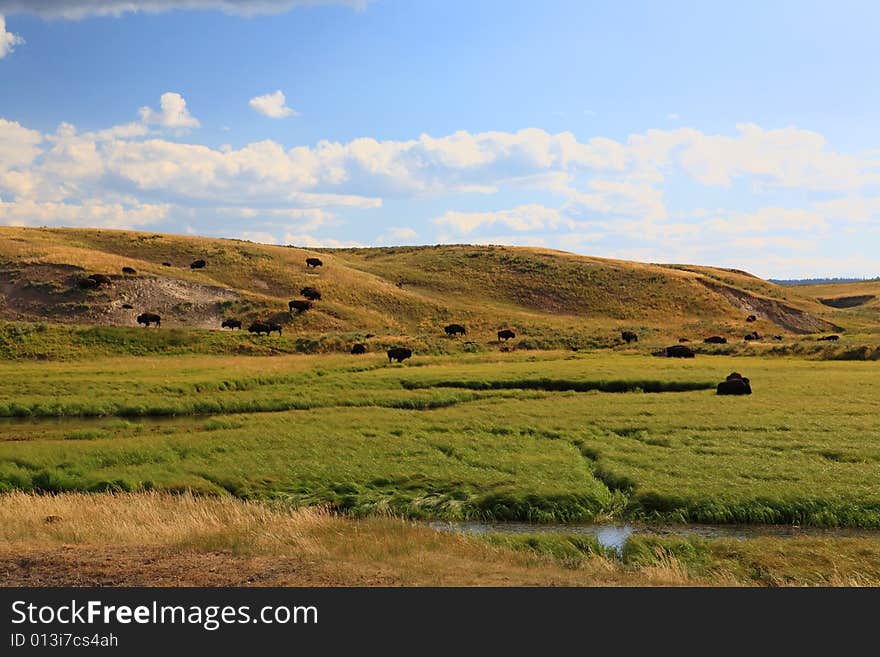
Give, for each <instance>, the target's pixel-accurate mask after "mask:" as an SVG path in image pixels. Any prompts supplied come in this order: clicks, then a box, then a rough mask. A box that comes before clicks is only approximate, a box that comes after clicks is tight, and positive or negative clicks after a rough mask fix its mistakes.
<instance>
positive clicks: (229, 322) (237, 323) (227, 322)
mask: <svg viewBox="0 0 880 657" xmlns="http://www.w3.org/2000/svg"><path fill="white" fill-rule="evenodd" d="M220 328H222V329H224V328H229V329H232V330H233V331H234V330H235V329H241V320H240V319H224V320H223V321H222V322H221V323H220Z"/></svg>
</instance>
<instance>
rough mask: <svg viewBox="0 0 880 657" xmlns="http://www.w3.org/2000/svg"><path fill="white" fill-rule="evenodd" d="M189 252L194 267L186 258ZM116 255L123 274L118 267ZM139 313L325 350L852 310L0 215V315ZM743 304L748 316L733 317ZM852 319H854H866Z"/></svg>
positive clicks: (483, 261)
mask: <svg viewBox="0 0 880 657" xmlns="http://www.w3.org/2000/svg"><path fill="white" fill-rule="evenodd" d="M314 256H317V257H320V258H321V260H322V261H323V262H324V265H323V266H322V267H320V268H316V269H309V268H307V267H306V264H305V259H306V258H307V257H314ZM197 259H204V260H206V261H207V266H206V267H205V268H204V269H190V267H189V264H190V263H191V262H192V261H194V260H197ZM123 267H131V268H133V269H134V270H135V271H136V274H132V275H124V274H123V273H122V268H123ZM93 273H100V274H106V275H108V276H110V277H111V279H112V285H110V286H106V287H102V288H101V289H99V290H84V289H80V287H79V286H78V284H77V283H78V281H79V280H81V279H82V278H85V277H87V276H88V275H90V274H93ZM304 286H313V287H316V288H318V289H319V290H320V291H321V293H322V295H323V299H322V300H321V301H319V302H316V303H315V304H314V308H313V309H312V310H310V311H308V312H305V313H302V314H300V315H295V316H292V315H291V314H290V313H288V312H287V302H288V300H290V299H294V298H299V296H300V295H299V291H300V289H301V288H303V287H304ZM827 294H831V293H830V292H829V293H827ZM126 306H131V307H130V308H129V307H126ZM145 311H151V312H157V313H159V314H161V315H162V329H160V330H161V331H162V332H164V333H166V334H168V335H174V336H176V337H175V338H174V339H175V340H177V341H178V343H180V344H181V345H183V346H182V347H181V348H182V349H184V350H185V349H187V348H188V347H187V344H189V343H191V342H193V340H194V338H192V336H191V335H190V333H192V331H190V329H193V328H196V329H217V330H218V331H219V328H220V322H221V321H222V319H223V318H224V317H238V318H240V319H242V320H243V321H244V322H245V326H247V323H248V322H250V321H253V320H255V319H273V320H274V321H278V322H281V323H282V324H284V326H285V336H284V339H283V340H281V341H276V342H274V343H273V342H270V341H268V340H265V339H264V340H263V342H262V343H260V342H256V340H257V339H256V338H255V337H254V336H248V335H245V336H243V337H236V338H235V340H236V341H237V342H235V344H237V345H240V351H242V352H245V353H264V351H265V350H268V351H269V352H271V350H272V349H274V348H276V347H277V346H278V345H281V350H288V349H287V348H286V347H285V345H288V344H289V342H287V341H289V340H299V341H300V342H299V343H298V344H300V346H299V347H297V348H296V349H294V350H303V348H302V341H303V340H306V339H309V340H314V339H315V336H324V338H323V339H324V340H325V342H326V341H328V340H329V342H330V343H332V346H330V347H328V349H330V350H332V349H336V348H343V347H344V346H345V344H348V343H350V342H351V341H352V340H357V339H360V340H363V339H367V338H373V339H375V340H380V341H381V340H384V341H385V342H389V343H390V342H395V343H397V342H401V341H403V342H406V341H409V342H410V343H415V344H422V345H424V344H426V343H427V342H430V343H431V344H432V345H433V347H434V348H435V349H441V350H443V349H446V348H447V347H446V346H444V345H447V346H451V345H459V344H463V343H464V342H466V341H473V342H476V343H478V344H480V345H485V344H488V343H491V342H494V341H495V339H496V335H495V334H496V332H497V331H498V330H499V329H502V328H511V329H513V330H515V331H516V332H517V334H518V340H519V344H520V346H522V347H525V348H551V347H564V348H565V347H575V346H578V347H591V346H614V345H616V344H617V343H619V332H620V330H622V329H629V330H635V331H638V332H639V334H640V335H641V336H642V342H641V344H642V345H643V346H644V345H645V339H647V340H648V341H649V342H651V341H653V342H656V343H658V344H660V343H663V342H667V341H671V340H675V339H677V337H678V336H689V337H690V338H691V339H692V340H699V339H700V338H701V337H702V336H704V335H708V334H710V333H721V334H725V335H729V336H731V337H732V338H733V339H736V340H741V338H742V335H743V334H745V333H747V332H749V331H751V330H757V331H759V332H760V333H762V334H768V335H770V334H777V333H786V334H808V333H817V332H823V331H839V330H841V329H842V327H843V324H842V322H843V319H846V318H849V317H850V316H851V315H852V313H847V311H845V310H840V309H838V308H833V307H831V306H828V305H825V304H823V303H821V302H820V301H819V300H818V298H817V295H816V294H813V293H812V292H811V291H809V290H806V291H805V290H804V289H802V288H790V287H781V286H777V285H774V284H772V283H769V282H767V281H764V280H761V279H759V278H756V277H754V276H752V275H750V274H748V273H746V272H741V271H738V270H725V269H716V268H712V267H702V266H689V265H659V264H644V263H635V262H626V261H620V260H609V259H602V258H592V257H585V256H578V255H574V254H571V253H565V252H561V251H553V250H548V249H541V248H524V247H511V246H469V245H448V246H420V247H379V248H355V249H304V248H298V247H290V246H287V247H285V246H271V245H264V244H255V243H252V242H247V241H241V240H232V239H212V238H203V237H191V236H180V235H165V234H156V233H141V232H133V231H116V230H97V229H50V228H17V227H2V228H0V322H7V323H8V322H13V323H16V322H18V323H21V322H24V323H28V324H33V323H39V324H41V325H42V329H41V330H42V331H44V332H48V333H51V332H52V331H53V330H56V329H57V327H58V325H73V326H79V327H101V328H102V329H104V327H137V324H136V322H135V318H136V316H137V315H138V314H139V313H141V312H145ZM751 314H755V315H757V316H758V321H757V322H754V323H746V322H745V318H746V316H748V315H751ZM841 318H843V319H841ZM854 319H855V322H854V325H855V326H858V327H860V328H864V327H866V326H867V325H868V323H867V322H865V321H862V319H863V318H860V317H856V318H854ZM450 322H456V323H462V324H465V325H466V326H467V327H468V335H467V337H465V338H463V339H461V340H459V341H455V340H448V339H447V338H446V337H445V335H444V334H443V330H442V327H443V326H444V325H445V324H447V323H450ZM7 326H8V325H7ZM168 329H171V331H170V332H169V331H168ZM21 330H23V331H25V333H27V331H28V330H29V329H21ZM144 330H146V329H144ZM106 331H109V332H106ZM106 331H105V332H104V333H100V332H95V330H93V331H92V332H91V333H89V336H90V338H89V339H91V340H92V342H95V343H100V342H102V340H103V341H112V340H115V339H118V336H120V335H122V333H119V332H115V333H114V332H113V329H109V328H108V329H106ZM205 333H206V332H205V331H202V332H200V334H205ZM212 335H215V336H217V337H203V338H199V339H200V340H208V341H209V342H210V341H212V340H213V341H218V340H222V339H223V338H222V337H220V334H219V333H215V332H212ZM331 337H333V339H332V340H331V339H330V338H331ZM149 339H150V340H160V341H161V340H166V341H167V338H149ZM272 339H275V338H272ZM0 342H2V339H0ZM261 344H262V345H263V346H258V345H261ZM270 345H275V346H274V347H273V346H270ZM237 348H238V347H237ZM261 350H263V351H261Z"/></svg>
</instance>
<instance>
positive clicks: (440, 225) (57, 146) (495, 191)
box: [0, 92, 880, 273]
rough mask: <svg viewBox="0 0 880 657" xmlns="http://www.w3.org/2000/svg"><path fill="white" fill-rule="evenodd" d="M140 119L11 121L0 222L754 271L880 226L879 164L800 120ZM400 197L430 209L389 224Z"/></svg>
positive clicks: (0, 178)
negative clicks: (332, 135)
mask: <svg viewBox="0 0 880 657" xmlns="http://www.w3.org/2000/svg"><path fill="white" fill-rule="evenodd" d="M282 101H283V99H282ZM281 106H283V102H282V105H281ZM139 117H140V120H138V121H133V122H131V123H128V124H123V125H119V126H108V127H107V128H104V129H101V130H97V131H94V132H80V131H79V130H77V128H76V127H75V126H73V125H71V124H68V123H62V124H61V125H59V126H58V127H57V128H56V129H55V130H54V132H40V131H37V130H33V129H31V128H29V127H27V126H24V125H21V124H20V123H17V122H15V121H9V120H4V119H2V118H0V203H2V205H0V222H2V223H17V224H29V225H30V224H32V225H94V226H103V227H110V226H115V227H143V226H154V227H161V226H164V227H169V226H171V227H173V226H174V225H188V226H193V227H194V229H195V230H198V231H200V232H210V233H211V234H218V233H220V234H227V235H242V234H251V235H260V236H261V238H263V241H268V240H266V239H265V238H266V237H267V236H272V237H273V239H274V240H275V241H279V242H283V241H284V240H287V239H297V240H300V243H302V244H311V245H318V244H323V245H331V244H336V245H342V244H354V243H362V242H363V241H364V240H352V239H349V238H348V237H347V236H345V237H343V236H341V235H339V234H336V235H334V233H338V232H339V231H340V230H343V228H344V230H345V231H346V232H350V231H351V230H352V229H354V230H355V231H357V232H358V233H359V234H363V233H364V232H368V231H369V230H374V231H375V232H374V234H373V237H372V238H368V239H367V240H366V241H367V242H368V241H371V240H378V241H395V242H398V243H399V242H401V241H412V240H414V239H415V238H416V237H417V236H418V237H421V238H422V239H423V240H424V241H429V242H430V241H433V240H436V241H458V242H461V241H470V242H495V243H498V242H501V241H506V242H508V243H532V244H547V245H550V246H556V247H558V248H563V249H569V250H580V251H583V250H589V251H590V252H592V253H596V254H603V255H609V256H615V257H637V258H640V259H646V260H652V261H667V262H668V261H692V262H694V261H695V262H715V263H718V264H723V263H724V262H728V261H729V262H731V264H730V265H729V266H734V265H739V266H743V267H744V266H747V264H748V262H749V260H748V259H749V258H752V259H753V260H757V259H759V258H760V259H761V261H762V262H764V263H767V262H770V261H771V260H772V259H773V258H777V259H778V257H783V259H784V258H788V259H789V260H790V261H791V262H795V261H796V260H798V259H804V258H806V257H807V256H808V255H810V254H814V255H815V254H817V253H819V252H820V250H821V248H822V247H823V245H824V243H825V242H826V241H828V240H833V239H844V238H846V236H847V235H849V234H850V233H851V232H852V231H862V232H864V231H875V232H876V231H877V228H876V226H877V225H878V223H880V155H878V153H876V152H874V153H871V152H866V153H842V152H838V151H835V150H834V149H833V148H831V147H830V145H829V144H828V142H827V140H826V139H825V138H824V137H823V136H822V135H821V134H819V133H816V132H813V131H809V130H803V129H798V128H793V127H789V128H780V129H765V128H762V127H760V126H757V125H754V124H742V125H739V126H737V127H736V129H735V130H734V131H732V132H731V133H729V134H707V133H704V132H702V131H700V130H696V129H694V128H676V129H671V130H648V131H645V132H643V133H638V134H633V135H630V136H629V137H627V138H626V139H624V140H619V141H618V140H612V139H608V138H605V137H601V136H596V137H592V138H589V139H585V140H583V139H579V138H577V137H576V136H575V135H574V134H572V133H570V132H559V133H550V132H547V131H545V130H541V129H537V128H528V129H524V130H519V131H516V132H500V131H488V132H479V133H471V132H467V131H459V132H455V133H452V134H449V135H445V136H437V137H435V136H431V135H420V136H418V137H417V138H413V139H406V140H377V139H373V138H370V137H362V138H358V139H353V140H351V141H348V142H338V141H329V140H327V141H319V142H318V143H316V144H313V145H292V146H291V145H282V144H280V143H278V142H276V141H274V140H268V139H267V140H262V141H255V142H252V143H248V144H244V145H241V146H240V147H238V148H233V147H231V146H225V147H221V148H213V147H210V146H207V145H204V144H200V143H198V142H196V141H192V140H188V139H186V140H183V139H180V138H181V137H183V135H184V131H187V130H191V129H193V128H196V127H198V125H199V121H198V119H196V118H195V117H194V116H193V115H192V114H191V113H190V112H189V110H188V108H187V104H186V101H185V99H184V98H183V96H182V95H180V94H179V93H175V92H168V93H165V94H163V95H162V97H161V98H160V100H159V104H158V109H155V108H151V107H144V108H141V110H140V113H139ZM170 136H176V137H178V139H176V140H172V139H171V138H170ZM682 187H684V188H691V187H692V188H694V189H703V190H715V192H713V195H714V194H716V193H717V195H718V196H719V198H731V199H734V200H735V201H736V202H735V203H733V204H732V205H730V206H727V207H725V206H722V207H714V208H713V207H702V208H701V207H696V208H694V207H688V206H687V204H686V203H683V202H682V195H681V192H680V191H676V192H675V193H673V191H674V190H679V188H682ZM725 195H726V196H725ZM524 198H525V199H531V200H528V201H526V202H522V199H524ZM513 199H517V200H520V202H512V200H513ZM744 199H745V201H747V202H744ZM392 201H394V202H398V201H403V202H406V203H407V204H408V207H424V208H425V210H424V214H423V215H422V216H421V218H412V217H406V218H405V219H406V221H407V223H408V224H411V225H409V226H405V227H400V226H399V225H398V227H395V228H391V227H387V228H384V229H383V228H382V227H381V219H382V217H383V215H382V214H381V212H383V210H382V208H387V206H388V204H389V203H390V202H392ZM420 204H421V205H420ZM475 204H476V205H479V206H481V209H479V210H474V209H473V206H474V205H475ZM437 207H441V208H442V209H441V210H440V211H436V210H435V208H437ZM487 208H488V209H487ZM377 212H379V213H380V214H377ZM355 218H356V219H355ZM396 219H397V217H392V218H391V220H390V221H389V224H391V225H393V224H394V223H395V220H396ZM355 220H356V221H358V222H360V223H359V224H353V223H352V221H355ZM346 222H348V223H346ZM856 243H857V244H858V242H856ZM621 245H626V246H621ZM780 254H782V255H780ZM771 256H772V257H771ZM777 256H778V257H777ZM868 260H869V259H868ZM854 261H855V260H854ZM817 262H818V260H817ZM777 266H778V267H781V265H777ZM878 268H880V263H878ZM758 269H759V270H760V271H763V270H762V269H761V268H760V267H759V268H758ZM777 272H778V270H777ZM777 272H774V273H777Z"/></svg>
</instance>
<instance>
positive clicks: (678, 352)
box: [664, 344, 694, 358]
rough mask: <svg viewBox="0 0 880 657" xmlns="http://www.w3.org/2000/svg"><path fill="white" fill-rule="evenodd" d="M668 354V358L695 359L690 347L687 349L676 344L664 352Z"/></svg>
mask: <svg viewBox="0 0 880 657" xmlns="http://www.w3.org/2000/svg"><path fill="white" fill-rule="evenodd" d="M664 351H665V352H666V357H667V358H693V357H694V352H693V350H692V349H691V348H690V347H685V346H684V345H680V344H676V345H673V346H671V347H666V349H665V350H664Z"/></svg>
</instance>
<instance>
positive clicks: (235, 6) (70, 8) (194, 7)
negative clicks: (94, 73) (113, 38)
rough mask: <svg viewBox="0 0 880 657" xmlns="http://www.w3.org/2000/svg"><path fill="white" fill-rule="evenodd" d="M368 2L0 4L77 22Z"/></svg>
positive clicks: (13, 0) (51, 0) (86, 0)
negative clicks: (138, 15)
mask: <svg viewBox="0 0 880 657" xmlns="http://www.w3.org/2000/svg"><path fill="white" fill-rule="evenodd" d="M369 2H370V0H0V13H6V14H13V13H28V14H36V15H38V16H42V17H43V18H65V19H69V20H78V19H81V18H86V17H88V16H122V15H123V14H128V13H135V12H143V13H150V14H155V13H161V12H165V11H187V10H189V11H209V10H216V11H222V12H225V13H227V14H234V15H237V16H258V15H263V14H280V13H283V12H286V11H290V10H292V9H296V8H298V7H311V6H315V5H342V6H347V7H351V8H353V9H365V8H366V7H367V5H368V4H369Z"/></svg>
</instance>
